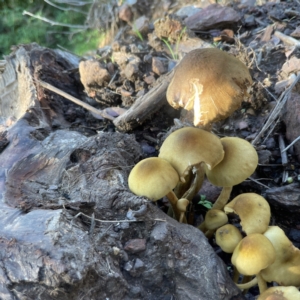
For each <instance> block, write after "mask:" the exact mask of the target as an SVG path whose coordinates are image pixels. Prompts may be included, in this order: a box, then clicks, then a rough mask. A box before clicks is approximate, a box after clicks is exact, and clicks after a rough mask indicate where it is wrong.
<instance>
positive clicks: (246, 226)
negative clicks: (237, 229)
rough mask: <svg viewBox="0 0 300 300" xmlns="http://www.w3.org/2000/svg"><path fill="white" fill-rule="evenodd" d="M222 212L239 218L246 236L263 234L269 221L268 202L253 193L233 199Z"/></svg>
mask: <svg viewBox="0 0 300 300" xmlns="http://www.w3.org/2000/svg"><path fill="white" fill-rule="evenodd" d="M224 211H225V212H226V213H235V214H237V215H238V216H239V217H240V219H241V225H242V229H243V231H244V232H245V233H246V234H250V233H264V232H265V231H266V230H267V229H268V226H269V223H270V219H271V210H270V205H269V203H268V201H267V200H266V199H265V198H264V197H262V196H260V195H258V194H255V193H244V194H241V195H239V196H237V197H235V198H234V199H233V200H232V201H231V202H229V203H228V204H227V205H226V206H225V207H224Z"/></svg>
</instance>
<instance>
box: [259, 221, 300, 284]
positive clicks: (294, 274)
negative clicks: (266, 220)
mask: <svg viewBox="0 0 300 300" xmlns="http://www.w3.org/2000/svg"><path fill="white" fill-rule="evenodd" d="M264 236H266V237H267V238H268V239H269V240H270V242H271V243H272V245H273V247H274V249H275V253H276V259H275V261H274V263H273V264H272V265H270V266H268V267H267V268H266V269H265V270H263V271H262V273H261V275H262V277H263V278H264V279H265V280H266V281H268V282H271V281H275V282H277V283H278V284H279V285H284V286H300V250H299V249H298V248H296V247H295V246H294V245H293V244H292V242H291V241H290V240H289V239H288V237H287V236H286V235H285V233H284V231H283V230H282V229H281V228H279V227H278V226H270V227H269V228H268V230H267V231H266V232H265V233H264Z"/></svg>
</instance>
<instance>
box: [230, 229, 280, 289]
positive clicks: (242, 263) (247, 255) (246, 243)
mask: <svg viewBox="0 0 300 300" xmlns="http://www.w3.org/2000/svg"><path fill="white" fill-rule="evenodd" d="M275 257H276V254H275V249H274V247H273V245H272V243H271V242H270V241H269V239H267V238H266V237H265V236H264V235H262V234H260V233H251V234H249V235H247V236H246V237H244V238H243V239H242V240H241V241H240V242H239V243H238V245H237V246H236V248H235V249H234V251H233V254H232V257H231V262H232V264H233V265H234V266H235V267H236V268H237V270H238V271H239V273H240V274H243V275H246V276H250V275H256V277H257V281H258V286H259V290H260V293H263V292H264V291H265V290H266V289H267V284H266V282H265V280H264V279H263V277H262V275H261V271H262V270H263V269H265V268H267V267H268V266H270V265H271V264H272V263H273V262H274V261H275Z"/></svg>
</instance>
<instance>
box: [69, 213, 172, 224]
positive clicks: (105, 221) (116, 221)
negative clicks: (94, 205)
mask: <svg viewBox="0 0 300 300" xmlns="http://www.w3.org/2000/svg"><path fill="white" fill-rule="evenodd" d="M81 215H82V216H85V217H87V218H88V219H93V218H92V217H90V216H88V215H86V214H84V213H83V212H80V213H78V214H77V215H76V216H75V217H74V218H73V220H74V219H76V218H78V217H79V216H81ZM94 221H97V222H101V223H134V222H142V220H100V219H94ZM153 221H159V222H166V220H163V219H153Z"/></svg>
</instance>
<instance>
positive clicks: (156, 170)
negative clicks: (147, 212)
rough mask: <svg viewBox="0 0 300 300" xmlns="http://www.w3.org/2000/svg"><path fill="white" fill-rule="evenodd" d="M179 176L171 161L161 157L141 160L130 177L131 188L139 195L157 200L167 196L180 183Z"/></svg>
mask: <svg viewBox="0 0 300 300" xmlns="http://www.w3.org/2000/svg"><path fill="white" fill-rule="evenodd" d="M178 181H179V176H178V174H177V172H176V170H175V169H174V168H173V167H172V166H171V165H170V163H169V162H168V161H166V160H164V159H162V158H159V157H150V158H146V159H143V160H141V161H140V162H139V163H137V164H136V165H135V166H134V167H133V169H132V170H131V172H130V174H129V177H128V185H129V189H130V190H131V191H132V192H133V193H134V194H136V195H138V196H145V197H147V198H149V199H150V200H152V201H156V200H158V199H160V198H162V197H164V196H166V195H167V194H168V193H169V192H170V191H171V190H172V189H173V188H174V187H175V186H176V185H177V183H178Z"/></svg>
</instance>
